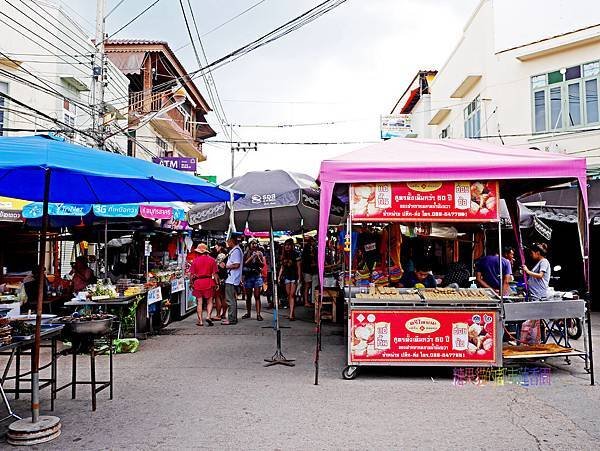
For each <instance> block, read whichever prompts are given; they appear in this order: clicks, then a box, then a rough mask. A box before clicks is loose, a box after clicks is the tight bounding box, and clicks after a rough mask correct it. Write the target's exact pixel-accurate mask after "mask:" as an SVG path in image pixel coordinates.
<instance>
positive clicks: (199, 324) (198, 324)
mask: <svg viewBox="0 0 600 451" xmlns="http://www.w3.org/2000/svg"><path fill="white" fill-rule="evenodd" d="M196 326H204V324H202V323H196Z"/></svg>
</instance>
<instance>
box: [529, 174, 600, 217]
mask: <svg viewBox="0 0 600 451" xmlns="http://www.w3.org/2000/svg"><path fill="white" fill-rule="evenodd" d="M587 183H588V195H589V215H590V219H591V220H592V221H593V222H592V223H593V224H594V225H598V224H599V223H600V180H588V182H587ZM578 192H579V190H578V187H577V186H576V185H569V186H565V187H562V188H559V189H553V190H550V191H546V192H543V193H536V194H532V195H530V196H526V197H523V198H522V199H521V202H523V203H524V204H526V205H527V206H528V207H529V208H530V209H531V210H533V212H534V213H535V214H536V215H537V216H538V217H540V218H543V219H549V220H552V221H559V222H569V223H576V222H577V194H578Z"/></svg>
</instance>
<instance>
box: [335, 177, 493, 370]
mask: <svg viewBox="0 0 600 451" xmlns="http://www.w3.org/2000/svg"><path fill="white" fill-rule="evenodd" d="M499 194H500V193H499V184H498V182H497V181H453V182H446V181H445V182H416V183H411V182H408V183H406V182H395V183H368V184H364V183H360V184H351V185H350V188H349V203H350V216H349V218H348V224H347V227H348V231H347V233H348V234H349V236H352V229H353V226H355V225H357V224H365V223H369V224H374V223H376V224H377V223H390V222H402V223H407V224H415V223H431V222H441V223H452V224H458V223H474V222H475V223H487V224H490V225H493V226H495V227H497V228H498V229H499V227H500V223H499V219H500V216H499V208H498V205H499V202H497V201H496V199H499ZM477 196H479V197H478V199H479V202H472V199H475V198H476V197H477ZM352 249H355V247H354V246H351V247H350V250H351V252H350V256H349V258H348V261H349V262H350V266H349V272H350V273H351V274H352V261H353V260H354V259H353V255H352ZM397 252H398V254H399V252H400V250H399V249H398V250H397ZM386 254H389V250H388V251H387V252H386ZM397 259H398V260H399V257H398V258H397ZM376 277H377V276H375V277H373V276H372V278H373V279H375V278H376ZM379 279H380V278H379ZM379 279H377V280H372V281H366V282H368V286H367V285H366V282H365V281H364V280H361V281H360V282H359V283H362V285H363V286H353V285H355V284H356V283H355V282H354V281H352V279H350V283H349V284H348V286H347V287H346V289H345V290H344V292H345V294H346V302H347V305H348V366H347V367H346V368H345V369H344V371H343V372H342V375H343V376H344V378H348V379H351V378H354V377H355V376H356V375H357V374H358V368H359V367H360V366H364V365H394V366H406V365H435V366H452V367H457V366H470V367H479V366H488V367H489V366H496V367H497V366H501V365H502V330H503V328H502V314H501V297H500V296H498V295H496V293H495V292H494V291H493V290H489V289H481V288H449V287H447V288H437V287H435V288H426V287H425V285H423V284H420V283H417V284H416V285H415V286H414V287H407V288H395V287H389V286H383V285H384V284H381V283H379ZM417 282H418V281H417Z"/></svg>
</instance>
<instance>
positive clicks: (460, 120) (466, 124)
mask: <svg viewBox="0 0 600 451" xmlns="http://www.w3.org/2000/svg"><path fill="white" fill-rule="evenodd" d="M599 78H600V8H598V7H597V3H596V2H594V1H591V0H576V1H573V2H564V1H561V0H544V1H542V0H530V1H528V2H520V1H516V0H501V1H499V0H482V1H481V2H480V3H479V5H478V6H477V8H476V10H475V11H474V13H473V15H472V16H471V18H470V19H469V21H468V22H467V24H466V26H465V28H464V31H463V35H462V37H461V39H460V41H459V42H458V44H457V46H456V47H455V49H454V50H453V52H452V53H451V54H450V56H449V57H448V59H447V61H446V62H445V63H444V65H443V66H442V67H441V68H440V69H439V71H438V73H437V75H435V78H434V79H433V80H431V82H430V83H428V88H429V90H428V95H422V96H420V97H419V98H418V99H416V101H415V98H414V97H413V98H410V95H408V94H407V93H409V92H410V91H411V89H415V87H414V86H413V85H414V83H415V81H414V80H413V82H412V83H411V86H409V88H408V89H407V93H405V94H404V96H403V97H402V98H401V99H400V100H399V102H398V103H397V105H396V106H395V107H394V112H399V111H400V110H402V109H404V110H406V111H407V110H410V112H411V113H412V115H413V117H412V123H413V124H414V130H413V132H414V133H415V134H417V135H418V136H420V137H432V138H446V137H447V138H475V139H485V140H489V141H493V142H497V143H499V144H505V145H519V146H526V147H534V148H538V149H540V150H545V151H548V152H564V153H569V154H577V155H582V156H586V157H587V158H588V165H589V167H590V168H598V167H600V144H598V142H599V139H600V115H599V104H598V90H599V88H600V86H599Z"/></svg>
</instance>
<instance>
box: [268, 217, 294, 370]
mask: <svg viewBox="0 0 600 451" xmlns="http://www.w3.org/2000/svg"><path fill="white" fill-rule="evenodd" d="M269 238H270V241H271V268H272V269H271V278H272V279H273V302H275V333H276V334H277V350H276V351H275V354H273V356H272V357H271V358H270V359H265V362H267V363H265V366H272V365H285V366H294V365H296V364H295V363H294V359H286V358H285V356H284V355H283V353H282V352H281V328H280V326H279V297H278V296H277V284H276V283H277V276H276V273H277V271H276V270H277V264H276V261H275V237H274V235H273V209H271V208H269Z"/></svg>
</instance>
